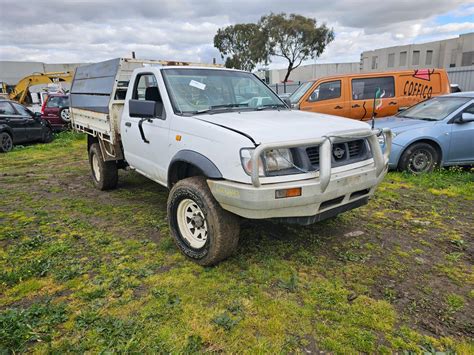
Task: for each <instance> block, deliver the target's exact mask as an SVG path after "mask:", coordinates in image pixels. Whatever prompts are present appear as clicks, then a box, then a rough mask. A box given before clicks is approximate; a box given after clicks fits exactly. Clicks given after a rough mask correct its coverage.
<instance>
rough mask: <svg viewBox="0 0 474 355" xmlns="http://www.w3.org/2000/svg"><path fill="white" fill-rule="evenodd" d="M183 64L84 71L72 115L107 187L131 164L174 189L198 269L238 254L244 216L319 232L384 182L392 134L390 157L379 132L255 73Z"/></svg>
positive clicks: (172, 208) (180, 232)
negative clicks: (301, 105)
mask: <svg viewBox="0 0 474 355" xmlns="http://www.w3.org/2000/svg"><path fill="white" fill-rule="evenodd" d="M168 64H172V65H171V66H169V65H168ZM176 64H177V63H166V62H152V61H147V62H144V61H138V60H131V59H115V60H111V61H108V62H103V63H97V64H91V65H87V66H83V67H79V68H78V69H77V71H76V74H75V77H74V81H73V83H72V87H71V95H70V101H71V105H70V107H71V117H72V122H73V126H74V127H75V128H76V129H77V130H79V131H82V132H86V133H88V134H89V139H88V150H89V157H90V162H91V168H92V177H93V181H94V184H95V185H96V186H97V188H99V189H101V190H105V189H111V188H115V187H116V185H117V178H118V175H117V169H118V168H119V167H124V166H127V165H128V166H129V167H130V168H132V169H135V170H136V171H137V172H139V173H140V174H143V175H145V176H147V177H148V178H150V179H152V180H154V181H156V182H157V183H159V184H161V185H163V186H166V187H168V188H169V189H170V190H171V192H170V195H169V200H168V219H169V225H170V230H171V233H172V235H173V237H174V239H175V241H176V244H177V245H178V247H179V248H180V250H181V251H182V252H183V253H184V254H185V255H186V256H188V257H189V258H190V259H192V260H193V261H195V262H198V263H199V264H201V265H212V264H215V263H217V262H219V261H221V260H223V259H225V258H226V257H228V256H229V255H230V254H231V253H232V252H233V251H234V250H235V249H236V247H237V243H238V237H239V218H238V217H244V218H252V219H262V218H279V219H282V220H285V221H288V222H294V223H300V224H309V223H313V222H316V221H320V220H322V219H325V218H328V217H332V216H335V215H337V214H338V213H341V212H344V211H347V210H350V209H353V208H356V207H359V206H362V205H364V204H366V203H367V202H368V199H369V197H370V196H371V195H373V193H374V191H375V188H376V186H377V185H378V184H379V183H380V182H381V181H382V179H383V177H384V175H385V173H386V171H387V162H388V155H389V154H390V141H391V134H390V131H385V133H384V134H385V142H386V143H385V153H382V151H381V148H380V145H379V143H378V139H377V133H380V132H379V131H373V130H371V129H370V127H369V125H368V124H366V123H363V122H358V121H354V120H350V119H344V118H340V117H334V116H328V115H322V114H314V113H305V112H301V111H293V110H291V109H289V108H288V107H287V106H286V105H285V103H284V102H283V101H282V100H281V99H280V98H279V97H278V96H277V95H276V94H275V93H274V92H273V91H272V90H271V89H270V88H268V87H267V86H266V85H265V84H264V83H262V82H261V81H260V80H259V79H258V78H257V77H256V76H255V75H253V74H251V73H248V72H244V71H238V70H230V69H223V68H217V67H212V66H190V65H184V63H178V64H183V65H176ZM250 95H253V96H252V97H249V96H250ZM261 98H265V99H261ZM254 102H256V103H257V104H256V105H253V104H250V103H254Z"/></svg>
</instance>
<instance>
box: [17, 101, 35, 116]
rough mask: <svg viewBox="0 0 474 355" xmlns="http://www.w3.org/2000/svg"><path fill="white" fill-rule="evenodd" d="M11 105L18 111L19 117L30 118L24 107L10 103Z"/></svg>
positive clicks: (29, 113)
mask: <svg viewBox="0 0 474 355" xmlns="http://www.w3.org/2000/svg"><path fill="white" fill-rule="evenodd" d="M12 105H13V106H14V107H15V109H16V110H17V111H18V113H19V114H20V115H22V116H28V117H31V112H30V111H29V110H27V109H26V108H25V107H23V106H21V105H19V104H15V103H12Z"/></svg>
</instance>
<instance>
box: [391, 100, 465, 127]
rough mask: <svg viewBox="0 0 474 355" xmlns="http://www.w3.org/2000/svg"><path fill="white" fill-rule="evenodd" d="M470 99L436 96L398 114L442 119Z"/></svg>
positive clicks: (414, 117) (417, 117) (413, 117)
mask: <svg viewBox="0 0 474 355" xmlns="http://www.w3.org/2000/svg"><path fill="white" fill-rule="evenodd" d="M469 100H470V99H469V98H466V97H435V98H433V99H430V100H426V101H423V102H421V103H419V104H418V105H415V106H412V107H410V108H409V109H407V110H405V111H402V112H400V113H399V114H398V116H399V117H404V118H412V119H417V120H426V121H439V120H442V119H444V118H446V117H448V115H450V114H451V113H453V112H454V111H456V110H457V109H458V108H460V107H461V106H462V105H464V104H465V103H466V102H468V101H469Z"/></svg>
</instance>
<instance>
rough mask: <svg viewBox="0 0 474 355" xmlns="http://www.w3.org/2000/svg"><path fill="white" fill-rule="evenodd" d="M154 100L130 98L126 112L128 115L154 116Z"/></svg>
mask: <svg viewBox="0 0 474 355" xmlns="http://www.w3.org/2000/svg"><path fill="white" fill-rule="evenodd" d="M156 106H157V105H156V101H150V100H130V101H129V102H128V111H129V112H128V113H129V114H130V117H140V118H155V117H156Z"/></svg>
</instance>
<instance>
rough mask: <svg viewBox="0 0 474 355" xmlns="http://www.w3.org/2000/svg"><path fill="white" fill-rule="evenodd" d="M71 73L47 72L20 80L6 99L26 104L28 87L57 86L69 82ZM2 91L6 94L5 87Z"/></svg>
mask: <svg viewBox="0 0 474 355" xmlns="http://www.w3.org/2000/svg"><path fill="white" fill-rule="evenodd" d="M73 75H74V74H73V73H72V72H68V71H66V72H49V73H33V74H31V75H28V76H25V77H24V78H22V79H21V80H20V81H19V82H18V83H17V84H16V85H15V87H14V88H13V90H12V91H10V93H8V97H9V99H10V100H14V101H17V102H18V103H20V104H23V103H27V102H28V100H29V95H28V94H29V91H30V87H31V86H34V85H41V84H43V85H44V84H58V83H64V82H71V81H72V77H73ZM2 91H3V92H4V93H6V87H5V85H3V87H2Z"/></svg>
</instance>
